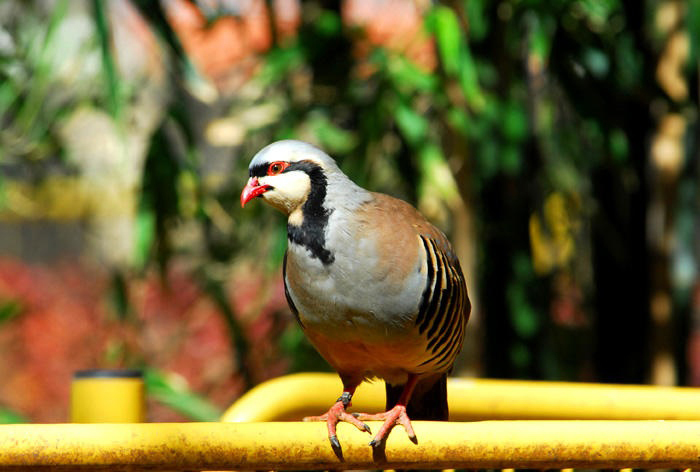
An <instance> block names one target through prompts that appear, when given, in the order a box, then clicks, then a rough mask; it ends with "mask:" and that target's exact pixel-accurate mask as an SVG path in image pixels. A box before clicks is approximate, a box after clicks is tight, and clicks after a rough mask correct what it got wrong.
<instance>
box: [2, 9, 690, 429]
mask: <svg viewBox="0 0 700 472" xmlns="http://www.w3.org/2000/svg"><path fill="white" fill-rule="evenodd" d="M699 69H700V1H698V0H690V1H680V0H653V1H652V0H647V1H644V2H638V1H633V0H559V1H556V2H551V1H545V0H541V1H540V0H527V1H525V0H492V1H488V0H462V1H459V0H455V1H445V2H431V1H428V0H415V1H410V0H338V1H304V2H302V1H300V0H266V1H263V0H197V1H187V0H161V1H146V0H110V1H101V0H92V1H88V0H76V1H68V0H34V1H21V0H3V1H2V2H0V379H2V382H0V422H20V421H34V422H55V421H66V419H67V418H68V412H67V409H68V395H69V389H70V381H71V376H72V374H73V372H74V371H76V370H79V369H87V368H97V367H100V368H141V369H143V370H144V372H145V379H146V384H147V388H148V393H149V419H150V420H152V421H179V420H187V419H193V420H215V419H216V418H217V417H218V415H219V413H220V412H221V411H222V409H223V408H225V407H226V406H228V405H229V404H231V403H232V402H233V401H235V399H236V398H237V397H239V396H240V395H241V394H242V393H244V392H245V391H246V390H248V389H249V388H251V387H252V386H254V385H256V384H258V383H260V382H262V381H264V380H266V379H269V378H272V377H275V376H278V375H282V374H284V373H288V372H296V371H307V370H308V371H315V370H328V367H327V366H326V364H325V363H324V362H323V361H322V360H321V359H320V358H319V356H318V355H317V354H316V353H315V351H314V350H313V348H312V347H311V346H310V345H309V344H308V342H307V341H306V340H305V338H304V336H303V334H302V333H301V331H300V330H299V328H298V327H297V326H296V324H295V322H294V319H293V317H292V316H291V314H290V312H289V310H288V308H287V306H286V302H285V298H284V291H283V287H282V280H281V268H280V264H281V261H282V257H283V254H284V250H285V246H286V231H285V228H286V227H285V221H284V220H283V217H282V216H281V215H280V214H278V213H277V212H275V211H274V210H273V209H271V208H269V207H266V206H264V205H262V204H259V203H253V204H252V205H249V206H248V207H247V208H246V209H245V211H243V210H241V208H240V205H239V203H238V197H239V194H240V190H241V188H242V186H243V185H244V182H245V181H246V179H247V165H248V162H249V160H250V158H251V157H252V156H253V154H254V153H255V152H256V151H257V150H259V149H260V148H261V147H263V146H264V145H266V144H268V143H269V142H271V141H273V140H277V139H282V138H296V139H302V140H306V141H309V142H312V143H314V144H316V145H318V146H320V147H322V148H323V149H325V150H326V151H327V152H328V153H329V154H331V155H333V156H334V157H335V158H336V159H337V160H338V162H339V163H340V165H341V167H342V168H343V169H344V171H345V172H346V173H347V174H348V175H349V176H350V177H351V178H352V179H353V180H355V181H356V182H358V183H359V184H361V185H363V186H365V187H367V188H370V189H372V190H376V191H381V192H385V193H389V194H392V195H394V196H398V197H400V198H403V199H405V200H408V201H410V202H412V203H414V204H415V205H417V206H418V207H419V208H420V210H421V211H422V212H423V213H424V214H425V215H426V216H427V217H428V218H429V219H430V220H431V221H433V222H434V223H435V224H436V225H437V226H439V227H440V228H442V229H443V230H444V231H445V232H446V233H447V234H448V235H449V236H450V238H451V240H452V241H453V243H454V244H455V246H456V249H457V251H458V253H459V256H460V259H461V261H462V266H463V268H464V271H465V274H466V276H467V279H468V284H469V290H470V296H471V298H472V301H473V304H474V312H473V315H472V319H471V321H470V326H469V329H468V333H469V334H468V338H467V341H466V344H465V349H464V352H463V353H462V356H461V358H460V360H459V363H458V365H457V367H456V374H458V375H464V376H480V377H496V378H522V379H554V380H579V381H601V382H624V383H630V382H635V383H653V384H660V385H700V278H699V276H700V274H699V272H698V271H699V269H700V143H699V140H700V124H699V121H698V108H699V103H700V101H699V97H698V88H699V82H700V76H699V74H698V71H699Z"/></svg>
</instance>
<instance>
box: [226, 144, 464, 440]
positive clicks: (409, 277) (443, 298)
mask: <svg viewBox="0 0 700 472" xmlns="http://www.w3.org/2000/svg"><path fill="white" fill-rule="evenodd" d="M248 173H249V178H248V181H247V183H246V184H245V187H244V188H243V190H242V192H241V197H240V199H241V206H242V207H245V205H246V204H247V203H248V202H250V201H251V200H253V199H255V198H260V199H262V200H264V201H265V203H267V204H269V205H271V206H272V207H274V208H276V209H277V210H279V211H281V212H282V213H283V214H284V215H286V216H287V249H286V252H285V255H284V262H283V268H282V273H283V280H284V291H285V296H286V299H287V303H288V304H289V307H290V309H291V311H292V313H293V314H294V316H295V318H296V320H297V322H298V324H299V325H300V326H301V329H302V330H303V332H304V334H305V335H306V337H307V338H308V339H309V340H310V342H311V343H312V344H313V346H314V347H315V348H316V350H317V351H318V352H319V353H320V354H321V356H322V357H323V358H324V359H325V360H326V361H327V362H328V363H329V364H330V366H331V367H332V368H333V369H335V371H336V372H337V373H338V375H339V376H340V379H341V381H342V384H343V391H342V394H341V395H340V397H339V398H338V399H337V401H336V402H335V403H334V404H333V405H332V406H331V407H330V408H329V410H328V411H327V412H326V413H325V414H323V415H319V416H314V417H307V418H305V420H307V421H325V422H326V424H327V428H328V438H329V441H330V443H331V446H332V447H333V448H334V449H335V450H338V449H340V441H339V440H338V438H337V434H336V426H337V424H338V423H339V422H340V421H344V422H347V423H350V424H352V425H354V426H355V427H357V429H359V430H360V431H363V432H367V433H369V434H370V435H371V434H372V433H371V430H370V428H369V426H368V425H367V423H365V421H370V420H378V421H382V422H383V423H382V425H381V427H380V429H379V431H378V432H377V434H376V435H375V436H374V437H373V439H372V440H371V441H370V443H369V445H370V446H372V447H375V448H376V447H379V446H381V445H382V444H385V441H386V439H387V437H388V435H389V432H390V431H391V430H392V428H393V427H394V426H395V425H402V426H403V427H404V429H405V431H406V433H407V434H408V437H409V439H410V440H411V441H413V442H417V438H416V434H415V431H414V429H413V426H412V425H411V419H414V420H440V421H447V419H448V414H449V411H448V405H447V374H448V373H450V372H451V370H452V368H453V365H454V362H455V358H456V357H457V354H458V353H459V352H460V350H461V348H462V344H463V339H464V333H465V329H466V325H467V321H468V319H469V315H470V311H471V304H470V301H469V296H468V294H467V287H466V282H465V278H464V275H463V273H462V269H461V267H460V264H459V260H458V258H457V256H456V254H455V251H454V249H453V248H452V246H451V244H450V242H449V241H448V239H447V237H446V236H445V235H444V234H443V233H442V232H441V231H440V230H439V229H437V228H436V227H435V226H433V225H432V224H431V223H429V222H428V221H427V220H426V219H425V217H424V216H423V215H421V214H420V213H419V212H418V210H416V209H415V208H414V207H413V206H412V205H410V204H409V203H406V202H405V201H403V200H400V199H397V198H394V197H392V196H389V195H385V194H382V193H377V192H371V191H369V190H366V189H364V188H362V187H360V186H359V185H357V184H355V183H354V182H353V181H352V180H351V179H350V178H349V177H348V176H347V175H345V174H344V173H343V172H342V170H341V169H340V168H339V167H338V165H337V163H336V162H335V160H334V159H333V158H332V157H330V156H329V155H328V154H326V153H325V152H324V151H322V150H321V149H319V148H317V147H315V146H313V145H311V144H309V143H306V142H302V141H297V140H282V141H277V142H273V143H272V144H269V145H267V146H266V147H264V148H263V149H261V150H260V151H259V152H258V153H257V154H255V155H254V156H253V158H252V160H251V162H250V165H249V168H248ZM377 378H379V379H383V380H384V381H385V385H386V411H384V412H381V413H375V414H368V413H352V414H351V413H349V411H348V409H349V407H350V406H351V405H352V397H353V394H354V393H355V389H356V388H357V386H358V385H359V384H360V383H362V382H363V381H372V380H374V379H377Z"/></svg>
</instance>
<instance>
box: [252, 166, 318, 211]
mask: <svg viewBox="0 0 700 472" xmlns="http://www.w3.org/2000/svg"><path fill="white" fill-rule="evenodd" d="M259 181H260V183H261V184H262V185H270V186H272V187H273V188H272V189H271V190H268V191H267V192H265V193H264V194H263V198H265V200H267V201H268V202H269V203H270V204H271V205H274V206H275V207H277V208H279V209H280V210H283V211H285V212H286V213H291V212H292V211H293V210H294V209H296V208H298V207H299V206H300V205H301V204H303V203H304V202H305V201H306V198H307V197H308V196H309V192H310V191H311V179H309V176H308V175H307V174H306V172H302V171H292V172H283V173H281V174H277V175H267V176H264V177H260V179H259Z"/></svg>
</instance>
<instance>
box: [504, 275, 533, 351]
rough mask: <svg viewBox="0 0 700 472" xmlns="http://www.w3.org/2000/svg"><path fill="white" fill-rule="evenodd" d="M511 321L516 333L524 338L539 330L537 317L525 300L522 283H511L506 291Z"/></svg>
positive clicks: (530, 336)
mask: <svg viewBox="0 0 700 472" xmlns="http://www.w3.org/2000/svg"><path fill="white" fill-rule="evenodd" d="M506 297H507V298H508V307H509V311H510V314H511V317H510V318H511V323H513V329H514V330H515V332H516V334H517V335H518V336H519V337H521V338H525V339H529V338H532V337H533V336H535V335H536V334H537V331H538V330H539V326H540V323H539V317H538V316H537V312H536V311H535V310H533V309H532V307H531V306H530V303H529V302H528V300H527V295H526V293H525V288H524V286H523V285H520V284H517V283H512V284H510V285H509V286H508V289H507V291H506Z"/></svg>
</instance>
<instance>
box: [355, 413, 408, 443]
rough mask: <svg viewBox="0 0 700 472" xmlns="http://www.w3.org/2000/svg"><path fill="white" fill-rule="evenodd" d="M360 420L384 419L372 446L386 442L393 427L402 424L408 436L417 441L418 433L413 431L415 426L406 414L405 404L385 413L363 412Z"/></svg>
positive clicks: (372, 441)
mask: <svg viewBox="0 0 700 472" xmlns="http://www.w3.org/2000/svg"><path fill="white" fill-rule="evenodd" d="M357 418H358V419H359V420H362V421H384V424H383V425H382V427H381V428H379V431H378V432H377V435H376V436H375V437H374V439H372V440H371V441H370V443H369V445H370V446H372V447H378V446H380V445H382V444H383V443H384V441H385V440H386V438H387V436H389V432H390V431H391V429H392V428H393V427H394V426H396V425H397V424H400V425H401V426H403V427H404V429H405V430H406V433H407V434H408V438H409V439H410V440H411V441H412V442H416V433H415V432H414V431H413V426H411V420H410V418H409V417H408V414H406V407H405V406H404V405H396V406H395V407H394V408H392V409H391V410H388V411H385V412H384V413H377V414H374V415H368V414H364V413H361V414H359V415H358V416H357Z"/></svg>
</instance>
